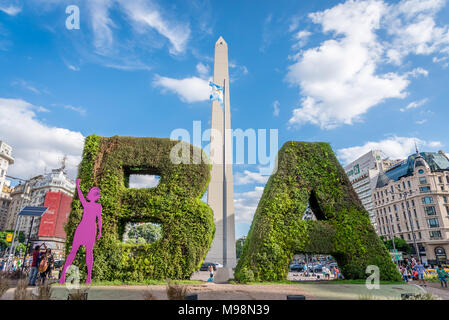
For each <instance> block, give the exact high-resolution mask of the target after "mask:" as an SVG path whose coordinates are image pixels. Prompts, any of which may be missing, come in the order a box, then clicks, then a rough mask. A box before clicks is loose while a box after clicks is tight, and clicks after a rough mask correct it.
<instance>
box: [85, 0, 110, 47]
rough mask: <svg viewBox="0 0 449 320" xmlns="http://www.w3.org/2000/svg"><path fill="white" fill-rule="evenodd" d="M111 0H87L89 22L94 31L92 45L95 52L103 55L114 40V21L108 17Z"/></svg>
mask: <svg viewBox="0 0 449 320" xmlns="http://www.w3.org/2000/svg"><path fill="white" fill-rule="evenodd" d="M112 4H113V3H112V1H111V0H92V1H89V2H88V6H89V12H90V23H91V25H92V31H93V33H94V46H95V48H96V49H97V53H99V54H102V55H105V54H107V53H108V52H109V51H110V48H111V47H112V44H113V42H114V37H113V34H112V30H111V28H112V27H115V25H114V22H113V21H112V19H111V18H110V17H109V9H110V7H111V6H112Z"/></svg>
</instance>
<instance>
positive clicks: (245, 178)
mask: <svg viewBox="0 0 449 320" xmlns="http://www.w3.org/2000/svg"><path fill="white" fill-rule="evenodd" d="M269 178H270V177H269V176H262V175H261V174H260V173H259V172H252V171H249V170H244V171H243V174H242V173H236V174H235V184H236V185H244V184H250V183H262V184H265V183H267V181H268V179H269Z"/></svg>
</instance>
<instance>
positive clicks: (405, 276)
mask: <svg viewBox="0 0 449 320" xmlns="http://www.w3.org/2000/svg"><path fill="white" fill-rule="evenodd" d="M402 276H403V278H404V281H405V282H408V270H407V266H404V268H403V269H402Z"/></svg>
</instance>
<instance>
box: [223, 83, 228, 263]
mask: <svg viewBox="0 0 449 320" xmlns="http://www.w3.org/2000/svg"><path fill="white" fill-rule="evenodd" d="M225 102H226V79H224V83H223V133H224V139H223V141H224V143H223V267H226V266H227V264H228V261H227V260H228V252H227V251H228V250H227V249H228V248H227V247H228V244H227V242H228V239H227V211H228V209H227V184H226V103H225Z"/></svg>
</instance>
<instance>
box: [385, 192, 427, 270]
mask: <svg viewBox="0 0 449 320" xmlns="http://www.w3.org/2000/svg"><path fill="white" fill-rule="evenodd" d="M398 190H399V193H396V192H390V193H391V194H396V195H401V196H404V201H405V209H406V210H407V215H408V220H409V223H410V228H411V229H412V237H413V246H414V248H415V251H416V254H417V255H418V261H419V262H421V255H420V253H419V248H418V244H417V243H416V236H415V228H414V227H413V221H412V215H411V213H410V210H409V205H408V202H407V196H408V192H407V191H401V189H400V188H398ZM412 193H413V191H412V190H410V194H412ZM393 243H394V239H393Z"/></svg>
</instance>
